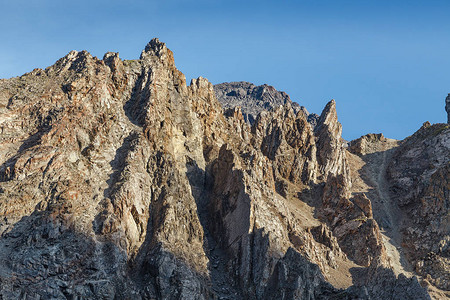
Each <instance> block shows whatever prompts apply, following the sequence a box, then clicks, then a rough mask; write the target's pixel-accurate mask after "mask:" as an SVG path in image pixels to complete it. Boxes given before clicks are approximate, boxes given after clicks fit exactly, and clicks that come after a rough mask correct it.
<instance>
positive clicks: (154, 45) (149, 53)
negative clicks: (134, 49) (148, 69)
mask: <svg viewBox="0 0 450 300" xmlns="http://www.w3.org/2000/svg"><path fill="white" fill-rule="evenodd" d="M154 58H159V59H160V60H161V61H162V62H165V63H166V64H171V65H174V64H175V61H174V58H173V53H172V51H171V50H169V49H168V48H167V46H166V44H165V43H163V42H160V41H159V39H158V38H153V39H152V40H151V41H150V42H149V43H148V44H147V45H146V46H145V48H144V50H143V51H142V53H141V56H140V59H141V60H143V61H146V60H148V59H154Z"/></svg>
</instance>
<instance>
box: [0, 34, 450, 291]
mask: <svg viewBox="0 0 450 300" xmlns="http://www.w3.org/2000/svg"><path fill="white" fill-rule="evenodd" d="M222 92H223V93H225V94H224V95H225V96H226V97H225V96H223V95H222V96H223V97H222V98H223V99H225V98H226V100H227V101H228V102H226V101H225V102H224V108H225V109H223V108H222V106H221V105H220V103H219V101H218V99H217V97H216V94H220V93H222ZM228 94H229V95H228ZM220 99H221V96H219V100H220ZM244 100H245V101H247V102H243V101H244ZM243 103H245V105H243ZM238 106H240V108H239V107H238ZM311 120H312V121H311ZM249 123H251V124H252V125H250V124H249ZM311 123H314V124H315V126H311ZM341 131H342V126H341V125H340V123H339V122H338V119H337V114H336V103H335V102H334V101H331V102H330V103H328V104H327V106H326V107H325V109H324V111H323V112H322V114H321V116H320V118H317V117H316V116H314V115H311V114H308V113H307V112H306V110H305V109H303V108H301V107H299V106H298V105H297V104H295V103H293V102H291V101H290V99H289V97H288V96H287V95H286V94H285V93H282V92H278V91H276V90H275V89H274V88H273V87H270V86H267V85H265V86H261V87H256V86H254V85H251V84H248V83H233V84H222V85H218V86H215V87H213V85H212V84H211V83H210V82H208V80H207V79H205V78H201V77H200V78H198V79H194V80H192V81H191V83H190V85H189V86H187V85H186V80H185V77H184V75H183V74H182V73H181V72H180V71H179V70H177V69H176V67H175V63H174V59H173V53H172V52H171V51H170V50H169V49H168V48H167V47H166V45H165V44H164V43H161V42H160V41H158V40H157V39H153V40H152V41H150V43H149V44H148V45H147V46H146V47H145V49H144V51H142V53H141V56H140V59H138V60H121V59H120V58H119V56H118V54H117V53H110V52H108V53H106V54H105V55H104V57H103V59H102V60H99V59H98V58H96V57H92V56H91V55H90V54H89V53H88V52H86V51H81V52H77V51H72V52H70V53H69V54H68V55H66V56H65V57H63V58H61V59H60V60H58V61H57V62H56V63H55V64H54V65H53V66H50V67H48V68H47V69H45V70H40V69H36V70H33V71H32V72H30V73H27V74H24V75H23V76H21V77H17V78H11V79H8V80H0V217H1V218H0V233H1V238H0V298H4V299H17V298H26V299H52V298H53V299H64V298H69V299H86V298H88V299H271V298H275V297H278V298H282V299H298V298H308V297H309V298H310V299H329V298H333V297H334V298H336V297H340V298H343V299H355V298H357V297H359V298H362V299H379V298H386V297H387V298H389V297H390V298H392V297H394V298H404V299H408V297H410V296H411V295H418V297H419V299H422V298H424V299H425V298H426V297H425V296H424V297H422V296H423V295H426V291H425V290H424V289H422V288H421V287H420V286H419V285H418V284H417V280H415V279H406V278H404V277H401V276H400V277H396V276H394V275H392V274H390V273H389V272H390V271H389V270H388V268H390V266H389V263H388V259H387V258H386V253H385V248H384V246H383V240H382V239H383V238H382V236H381V233H380V230H379V227H378V223H377V221H376V218H377V216H378V213H377V210H378V208H377V209H375V208H376V207H375V206H373V203H374V201H373V200H374V199H375V196H374V194H373V193H370V192H368V191H366V192H361V191H359V193H357V192H356V191H355V188H354V185H353V183H354V182H360V181H364V179H365V178H363V177H364V176H363V175H362V174H359V173H358V172H356V173H355V170H353V169H352V168H353V164H352V163H354V161H351V159H355V157H356V158H359V159H364V158H365V157H366V156H367V155H372V154H375V155H374V156H372V157H373V160H374V162H370V165H371V166H372V165H373V164H375V163H377V162H378V160H379V159H380V156H379V155H377V153H378V154H379V153H381V152H382V151H384V150H385V148H386V147H387V146H386V145H387V144H386V145H385V143H384V140H383V139H382V138H381V136H380V137H375V138H374V140H373V139H370V138H365V139H366V140H364V141H362V140H361V142H360V143H359V145H360V146H358V147H357V148H358V149H359V150H357V151H355V152H357V153H358V155H359V156H357V155H353V154H351V153H350V152H348V151H347V150H346V142H345V141H344V140H343V139H342V137H341ZM447 131H448V128H447V127H443V126H441V125H439V126H436V125H433V126H428V127H427V128H424V129H421V131H419V132H418V133H417V134H416V135H414V136H413V140H414V141H415V142H417V143H413V142H411V141H410V140H406V141H405V142H404V144H403V145H402V146H401V149H403V150H399V152H398V153H397V154H396V155H394V156H393V157H394V158H393V160H390V156H389V157H388V156H386V157H388V158H386V159H387V160H388V163H389V165H390V167H389V172H390V173H389V176H390V177H389V178H390V180H391V181H390V184H392V187H393V191H392V193H394V194H393V195H392V197H393V198H395V199H398V203H399V205H401V206H402V205H403V206H408V205H410V204H413V205H414V209H416V208H417V210H413V211H412V213H411V214H410V215H411V218H412V219H413V220H414V222H411V223H410V225H411V227H408V228H410V229H409V230H411V232H412V233H411V234H405V236H406V238H405V242H406V245H407V246H406V247H413V246H414V247H416V245H415V244H414V243H415V242H421V243H424V245H420V246H418V248H417V249H419V251H418V252H417V257H416V256H414V257H413V256H409V257H408V259H410V260H411V261H412V262H417V264H415V266H416V269H417V273H418V274H421V275H423V276H430V278H431V279H430V283H431V284H433V285H435V286H438V287H441V288H443V289H445V288H447V281H448V280H447V278H448V274H449V273H448V263H447V260H446V259H447V254H448V248H449V247H448V244H449V243H448V238H447V237H446V235H445V236H443V235H442V234H443V233H446V231H445V230H446V228H447V227H446V226H447V221H446V219H445V216H446V213H447V205H446V201H447V200H448V199H447V198H448V197H447V196H448V194H449V193H448V188H449V187H448V180H447V181H446V179H447V178H448V176H447V175H448V157H449V155H448V151H447V150H448V149H447V148H448V147H447V144H448V139H447ZM428 136H433V137H428ZM416 137H417V138H416ZM386 141H387V142H386V143H388V144H389V145H391V144H392V143H391V142H389V141H388V139H386ZM363 143H365V144H364V146H361V145H363ZM385 146H386V147H385ZM363 148H364V149H363ZM399 149H400V148H399ZM352 155H353V156H352ZM395 158H398V159H399V160H401V161H396V160H395ZM430 158H432V160H430ZM410 159H418V163H417V167H414V166H412V165H410V166H408V167H405V166H404V165H402V164H403V162H408V163H409V164H411V160H410ZM367 161H368V164H369V160H367ZM383 162H385V161H383ZM383 170H384V169H383ZM402 170H407V172H405V174H403V172H402ZM377 174H378V173H377ZM399 174H403V175H404V176H403V175H402V176H403V177H399V176H400V175H399ZM379 175H380V176H381V177H380V178H382V179H385V175H386V174H385V172H381V171H380V173H379ZM416 175H417V176H419V177H420V178H419V179H417V178H416V177H414V176H416ZM405 176H406V177H405ZM402 178H406V179H404V180H405V182H406V183H405V185H404V186H403V185H401V182H402V180H403V179H402ZM414 180H418V182H419V185H418V187H416V189H417V190H416V191H418V192H419V194H415V193H414V192H411V187H413V186H410V185H408V184H410V182H409V181H412V182H413V183H414V182H415V181H414ZM404 187H406V188H405V189H403V188H404ZM412 190H414V189H412ZM447 202H448V201H447ZM419 208H421V209H422V211H420V217H421V218H422V219H421V220H422V221H423V222H425V223H420V222H419V210H418V209H419ZM407 213H410V212H409V211H408V212H407ZM372 215H374V218H375V219H372ZM435 216H437V217H438V218H437V219H436V220H437V221H438V222H439V223H436V222H434V221H433V217H435ZM433 222H434V223H433ZM423 224H426V225H427V226H430V228H431V229H430V230H429V231H425V230H424V228H423V227H421V226H422V225H423ZM405 230H406V229H405ZM419 232H420V233H419ZM414 234H418V238H417V240H414V239H413V238H412V237H413V236H414ZM432 243H436V244H435V246H433V245H431V244H432ZM427 247H428V248H427ZM427 249H428V250H427ZM429 249H432V250H431V251H430V250H429ZM433 253H436V255H434V254H433ZM424 255H425V256H424ZM424 257H425V258H424ZM375 262H381V264H382V265H381V266H380V265H377V264H375ZM369 265H370V268H366V267H367V266H369ZM381 267H383V268H384V269H386V270H387V271H386V272H387V273H386V274H385V272H384V271H382V269H381ZM354 268H356V269H358V270H362V271H361V272H363V273H362V274H368V275H367V276H363V278H364V280H363V281H357V280H356V279H358V278H359V275H353V278H352V277H351V276H352V274H351V273H352V272H353V271H354ZM388 273H389V274H388ZM379 274H381V275H379ZM383 274H384V275H383ZM391 275H392V276H391ZM380 278H381V279H380ZM352 279H353V281H354V285H353V286H352V287H350V286H351V285H352ZM361 280H362V279H361ZM332 284H333V285H335V287H333V286H332ZM382 285H385V286H387V287H388V288H389V289H388V290H382V289H381V288H380V286H382ZM349 287H350V288H349Z"/></svg>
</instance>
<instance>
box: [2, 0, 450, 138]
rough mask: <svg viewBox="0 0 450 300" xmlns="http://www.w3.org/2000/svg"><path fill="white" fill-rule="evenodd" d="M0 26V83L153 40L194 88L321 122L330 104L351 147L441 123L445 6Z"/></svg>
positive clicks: (11, 10)
mask: <svg viewBox="0 0 450 300" xmlns="http://www.w3.org/2000/svg"><path fill="white" fill-rule="evenodd" d="M0 26H1V27H2V31H1V33H0V40H1V46H0V78H9V77H12V76H19V75H21V74H23V73H25V72H29V71H31V70H33V69H34V68H37V67H39V68H45V67H47V66H49V65H52V64H53V63H54V62H55V61H56V60H58V59H59V58H60V57H62V56H64V55H66V54H67V53H68V52H69V51H71V50H88V51H89V52H90V53H92V54H93V55H95V56H97V57H100V58H101V57H103V54H104V53H105V52H107V51H114V52H119V55H120V57H121V58H123V59H135V58H138V57H139V54H140V52H141V51H142V49H143V48H144V47H145V45H146V44H147V42H148V41H150V39H151V38H153V37H158V38H159V39H160V40H161V41H163V42H165V43H167V46H168V47H169V48H170V49H171V50H172V51H173V52H174V55H175V64H176V65H177V67H178V69H180V70H181V71H182V72H183V73H184V74H185V75H186V78H187V80H188V82H189V80H190V79H191V78H195V77H198V76H203V77H206V78H208V79H209V80H210V81H211V82H212V83H214V84H216V83H221V82H227V81H249V82H253V83H255V84H258V85H259V84H263V83H267V84H270V85H273V86H274V87H275V88H276V89H278V90H282V91H285V92H287V93H288V94H289V95H290V97H291V99H292V100H294V101H297V102H298V103H300V104H301V105H303V106H305V107H306V108H307V109H308V110H309V111H310V112H315V113H318V114H320V112H321V111H322V109H323V107H324V106H325V104H326V103H327V102H328V101H329V100H330V99H333V98H334V99H335V100H336V102H337V110H338V118H339V120H340V122H341V123H342V125H343V137H344V138H345V139H347V140H351V139H355V138H357V137H359V136H361V135H364V134H367V133H379V132H382V133H384V135H385V136H387V137H390V138H396V139H402V138H405V137H406V136H408V135H411V134H413V133H414V132H415V131H416V130H417V129H418V128H420V126H421V125H422V123H423V122H425V121H430V122H431V123H444V122H446V113H445V110H444V99H445V97H446V96H447V93H450V54H449V53H448V52H449V51H448V50H449V49H450V2H449V1H436V0H430V1H414V0H411V1H383V0H381V1H361V0H358V1H345V0H344V1H320V0H310V1H290V0H286V1H281V0H279V1H263V0H261V1H253V0H249V1H234V0H231V1H221V0H215V1H213V0H210V1H204V0H198V1H184V0H178V1H175V0H168V1H167V0H166V1H115V0H109V1H103V0H100V1H84V0H82V1H72V2H70V3H66V1H46V0H40V1H35V0H28V1H23V0H15V1H4V0H0Z"/></svg>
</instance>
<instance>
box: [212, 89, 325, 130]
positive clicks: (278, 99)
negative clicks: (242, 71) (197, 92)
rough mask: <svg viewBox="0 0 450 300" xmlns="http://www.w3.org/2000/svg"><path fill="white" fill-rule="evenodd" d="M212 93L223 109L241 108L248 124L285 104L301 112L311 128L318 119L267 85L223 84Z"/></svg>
mask: <svg viewBox="0 0 450 300" xmlns="http://www.w3.org/2000/svg"><path fill="white" fill-rule="evenodd" d="M214 92H215V93H216V97H217V100H219V102H220V104H222V107H223V108H224V109H228V108H234V107H238V106H239V107H241V110H242V115H243V116H244V119H245V121H246V122H249V123H250V124H253V123H254V122H255V120H256V117H257V116H258V114H259V113H260V112H261V111H271V110H273V109H277V108H278V107H279V106H283V105H285V104H290V105H291V106H292V108H293V109H294V112H295V113H297V112H298V111H302V112H303V113H304V114H305V115H306V117H307V118H308V122H310V124H312V125H313V126H315V125H316V124H317V120H318V118H319V116H318V115H316V114H310V113H308V111H307V110H306V108H305V107H304V106H300V105H299V104H298V103H296V102H293V101H292V100H291V99H290V98H289V95H288V94H286V93H285V92H280V91H277V90H276V89H275V88H274V87H273V86H270V85H267V84H264V85H260V86H256V85H254V84H253V83H250V82H245V81H240V82H224V83H220V84H216V85H214Z"/></svg>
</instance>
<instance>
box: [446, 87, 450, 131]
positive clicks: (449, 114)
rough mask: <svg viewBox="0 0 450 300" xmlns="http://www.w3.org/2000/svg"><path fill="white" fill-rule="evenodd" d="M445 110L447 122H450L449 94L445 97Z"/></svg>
mask: <svg viewBox="0 0 450 300" xmlns="http://www.w3.org/2000/svg"><path fill="white" fill-rule="evenodd" d="M445 111H446V112H447V124H450V94H448V96H447V98H445Z"/></svg>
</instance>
